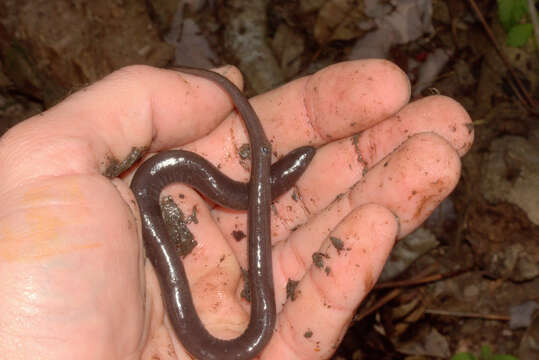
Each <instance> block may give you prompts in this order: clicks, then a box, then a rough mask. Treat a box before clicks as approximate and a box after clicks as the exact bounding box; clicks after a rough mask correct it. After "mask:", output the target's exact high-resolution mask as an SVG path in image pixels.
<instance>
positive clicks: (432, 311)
mask: <svg viewBox="0 0 539 360" xmlns="http://www.w3.org/2000/svg"><path fill="white" fill-rule="evenodd" d="M425 313H426V314H432V315H443V316H455V317H467V318H476V319H486V320H500V321H509V320H511V317H510V316H507V315H499V314H478V313H469V312H463V311H449V310H438V309H425Z"/></svg>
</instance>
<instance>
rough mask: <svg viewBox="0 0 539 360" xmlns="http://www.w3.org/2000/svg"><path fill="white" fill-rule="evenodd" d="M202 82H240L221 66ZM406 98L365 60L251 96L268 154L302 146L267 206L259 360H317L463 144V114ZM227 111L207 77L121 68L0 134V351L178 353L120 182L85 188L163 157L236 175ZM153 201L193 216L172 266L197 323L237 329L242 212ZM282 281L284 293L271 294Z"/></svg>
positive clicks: (466, 132)
mask: <svg viewBox="0 0 539 360" xmlns="http://www.w3.org/2000/svg"><path fill="white" fill-rule="evenodd" d="M220 72H221V73H224V74H225V75H226V76H227V77H229V78H230V79H231V80H232V81H234V82H235V83H241V78H240V75H239V73H238V72H237V70H236V69H234V68H231V67H227V68H222V69H220ZM409 93H410V89H409V84H408V81H407V79H406V77H405V76H404V74H403V73H402V72H401V71H400V70H399V69H398V68H396V67H395V66H394V65H393V64H391V63H388V62H386V61H381V60H368V61H357V62H350V63H341V64H336V65H333V66H331V67H328V68H326V69H324V70H322V71H320V72H318V73H316V74H314V75H312V76H310V77H306V78H302V79H299V80H296V81H293V82H291V83H289V84H287V85H285V86H283V87H281V88H279V89H276V90H274V91H272V92H270V93H267V94H264V95H261V96H258V97H256V98H254V99H252V104H253V106H254V108H255V110H256V111H257V113H258V115H259V117H260V119H261V121H262V123H263V125H264V128H265V131H266V134H267V136H268V138H269V139H270V140H271V142H272V146H273V150H274V152H275V154H276V157H281V156H282V155H284V154H286V153H288V152H289V151H290V150H292V149H294V148H296V147H299V146H302V145H307V144H311V145H315V146H316V147H317V148H318V152H317V154H316V156H315V158H314V160H313V162H312V163H311V165H310V166H309V168H308V169H307V171H306V173H305V174H304V175H303V177H302V178H301V179H300V180H299V181H298V183H297V184H296V187H295V189H294V190H291V191H289V192H288V193H287V194H284V195H283V196H282V197H280V198H279V199H278V200H277V201H276V202H275V203H274V206H273V212H272V241H273V243H274V250H273V259H274V261H273V267H274V281H275V291H276V300H277V311H278V320H277V327H276V332H275V336H274V337H273V339H272V340H271V341H270V343H269V345H268V346H267V347H266V349H265V350H264V352H263V353H262V354H261V356H260V357H261V358H262V359H280V358H286V359H305V358H307V359H326V358H329V357H330V355H331V354H332V353H333V351H334V350H335V348H336V346H337V344H338V343H339V341H340V339H341V337H342V335H343V334H344V331H345V330H346V327H347V324H348V323H349V321H350V320H351V318H352V316H353V313H354V310H355V308H356V307H357V306H358V304H359V302H360V301H361V299H363V298H364V297H365V295H366V294H367V293H368V291H369V290H370V288H371V287H372V286H373V285H374V283H375V281H376V278H377V277H378V274H379V272H380V271H381V269H382V266H383V264H384V261H385V259H386V257H387V255H388V254H389V251H390V249H391V247H392V246H393V243H394V241H395V239H397V238H400V237H402V236H404V235H406V234H408V233H410V232H411V231H412V230H413V229H414V228H416V227H417V226H419V225H420V224H421V222H422V221H423V220H424V219H425V218H426V217H427V216H428V215H429V214H430V213H431V212H432V210H433V209H434V208H435V207H436V206H437V205H438V204H439V203H440V202H441V201H442V200H443V199H444V198H445V197H446V196H447V195H448V194H449V193H450V192H451V191H452V189H453V188H454V186H455V185H456V183H457V181H458V178H459V171H460V162H459V156H462V155H463V154H464V153H465V152H466V151H467V150H468V149H469V147H470V146H471V143H472V139H473V132H472V131H471V128H470V119H469V117H468V115H467V114H466V112H465V111H464V110H463V109H462V107H460V105H458V104H457V103H455V102H454V101H452V100H451V99H448V98H445V97H441V96H433V97H428V98H425V99H422V100H420V101H417V102H415V103H412V104H408V105H406V103H407V102H408V99H409ZM231 108H232V106H231V103H230V101H229V98H228V96H227V95H226V93H224V92H223V90H221V89H220V88H219V87H218V86H216V85H215V84H213V83H212V82H210V81H208V80H205V79H202V78H198V77H194V76H189V75H186V74H179V73H177V72H174V71H168V70H159V69H152V68H148V67H144V66H134V67H128V68H124V69H122V70H120V71H117V72H115V73H113V74H111V75H110V76H108V77H106V78H105V79H103V80H102V81H99V82H97V83H96V84H94V85H92V86H90V87H88V88H86V89H83V90H81V91H79V92H78V93H75V94H73V95H72V96H70V97H69V98H67V99H66V100H65V101H63V102H62V103H60V104H59V105H57V106H55V107H54V108H52V109H50V110H48V111H46V112H44V113H43V114H40V115H37V116H35V117H33V118H31V119H29V120H27V121H25V122H23V123H21V124H19V125H17V126H16V127H14V128H13V129H11V130H10V131H9V132H8V133H6V134H5V135H4V136H3V137H2V138H1V139H0V174H2V179H1V180H0V181H1V185H0V189H1V190H0V201H1V203H2V204H3V206H2V208H1V209H0V288H2V292H0V353H2V354H5V356H7V358H10V359H11V358H36V357H39V358H43V359H48V358H50V359H63V358H69V359H73V358H77V359H87V358H88V359H89V358H92V359H94V358H96V359H108V358H110V359H120V358H142V359H152V358H159V359H188V358H189V356H188V355H187V354H186V353H185V351H184V350H183V349H182V347H181V344H180V343H179V342H178V341H177V340H176V338H175V336H174V333H173V331H172V329H171V326H170V323H169V322H168V319H167V316H166V313H165V311H164V308H163V303H162V299H161V293H160V290H159V285H158V282H157V279H156V277H155V273H154V271H153V268H152V267H151V265H150V264H149V262H147V261H145V257H144V251H143V248H142V242H141V239H140V238H139V235H138V231H139V226H140V225H139V224H140V221H139V214H138V210H137V209H136V206H135V205H134V204H135V202H134V198H133V195H132V193H131V192H130V190H129V185H128V179H129V177H128V176H126V177H125V178H123V179H121V178H117V177H113V178H107V177H105V176H103V175H104V174H107V175H111V176H116V175H118V174H117V173H118V172H119V171H121V170H122V169H123V168H124V166H123V165H126V164H122V163H121V162H122V160H124V159H126V158H127V157H128V155H129V154H131V153H132V150H133V149H134V148H143V147H144V148H148V149H149V151H150V152H158V151H163V150H166V149H169V148H173V147H181V148H184V149H186V150H190V151H194V152H197V153H199V154H201V155H203V156H204V157H205V158H207V159H208V160H210V161H211V162H212V163H214V164H216V165H218V166H219V168H220V170H221V171H223V172H224V173H225V174H227V175H229V176H231V177H234V178H235V179H238V180H242V181H245V180H247V179H248V177H249V172H248V170H247V169H246V167H245V166H244V165H245V164H244V163H243V161H240V159H239V156H238V149H239V148H240V147H241V145H243V144H245V143H247V142H248V139H247V135H246V133H245V131H244V127H243V123H242V121H241V119H239V118H238V117H237V115H236V114H235V113H233V114H231V115H229V113H230V111H231ZM395 113H396V115H395V116H392V115H393V114H395ZM227 115H229V116H227ZM223 119H225V120H224V121H222V122H221V120H223ZM356 133H358V134H359V135H354V134H356ZM164 193H167V194H173V195H174V194H175V196H173V198H174V199H176V200H177V204H178V206H179V207H180V208H181V209H182V210H183V211H184V213H186V214H190V213H191V212H192V209H193V207H194V206H196V207H197V210H198V211H197V218H198V220H199V221H198V223H197V224H195V223H191V224H190V225H189V226H190V230H191V231H192V232H193V234H194V236H195V238H196V240H197V242H198V245H197V247H196V248H195V249H194V250H193V252H192V253H191V254H190V255H188V256H187V257H186V258H184V259H183V261H184V264H185V267H186V271H187V275H188V277H189V281H190V284H191V288H192V291H193V296H194V298H195V303H196V306H197V309H198V312H199V314H200V316H201V318H202V320H203V322H204V323H205V325H206V326H207V327H208V329H209V330H210V331H211V332H212V333H213V334H214V335H215V336H217V337H223V338H232V337H236V336H238V335H239V334H241V332H242V331H243V328H244V327H245V326H246V322H247V320H248V304H247V303H246V302H245V301H244V300H242V299H241V297H240V295H239V293H240V290H241V271H240V266H242V267H246V263H247V261H246V241H245V239H243V240H240V241H238V240H236V239H235V237H234V236H233V234H236V235H237V234H238V233H241V231H243V232H245V220H246V216H245V214H244V213H242V212H238V211H231V210H227V209H222V208H211V207H210V206H209V205H208V204H207V203H205V202H204V200H203V199H202V198H201V197H200V196H198V195H197V194H196V193H195V192H194V191H193V190H191V189H189V188H186V187H185V186H183V185H172V186H170V187H168V188H167V189H166V190H165V191H164ZM178 194H182V195H184V197H183V198H182V199H180V198H179V197H178ZM245 233H246V232H245ZM335 239H338V240H335ZM340 241H342V248H341V249H337V248H340ZM315 253H318V255H315V256H314V259H315V260H316V265H314V264H313V254H315ZM289 280H292V281H299V283H298V285H297V288H296V289H295V291H293V292H290V291H289V292H288V295H289V298H288V299H287V291H286V288H287V284H288V283H289ZM292 295H293V296H292ZM290 297H293V298H294V300H292V299H291V298H290Z"/></svg>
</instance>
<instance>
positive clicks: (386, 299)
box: [354, 289, 403, 321]
mask: <svg viewBox="0 0 539 360" xmlns="http://www.w3.org/2000/svg"><path fill="white" fill-rule="evenodd" d="M402 291H403V289H394V290H391V291H390V292H389V294H387V295H385V296H384V297H383V298H381V299H380V300H378V301H377V302H376V304H374V305H373V306H371V307H370V308H368V309H367V310H365V311H363V312H361V313H359V314H357V315H356V316H354V321H361V320H362V319H363V318H365V317H367V316H368V315H370V314H372V313H373V312H375V311H376V310H378V309H380V308H381V307H382V306H384V305H385V304H387V303H388V302H390V301H391V300H393V299H394V298H396V297H397V296H399V295H400V294H401V293H402Z"/></svg>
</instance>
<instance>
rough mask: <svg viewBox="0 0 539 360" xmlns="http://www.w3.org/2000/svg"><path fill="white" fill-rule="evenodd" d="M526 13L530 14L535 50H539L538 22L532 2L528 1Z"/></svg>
mask: <svg viewBox="0 0 539 360" xmlns="http://www.w3.org/2000/svg"><path fill="white" fill-rule="evenodd" d="M528 11H529V12H530V17H531V18H532V25H533V33H534V34H535V45H536V49H538V50H539V22H538V21H537V10H536V9H535V4H534V1H533V0H528Z"/></svg>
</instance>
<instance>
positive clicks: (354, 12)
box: [314, 0, 367, 44]
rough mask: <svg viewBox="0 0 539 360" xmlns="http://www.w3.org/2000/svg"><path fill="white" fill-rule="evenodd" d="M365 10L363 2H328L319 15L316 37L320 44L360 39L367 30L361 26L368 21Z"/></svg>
mask: <svg viewBox="0 0 539 360" xmlns="http://www.w3.org/2000/svg"><path fill="white" fill-rule="evenodd" d="M363 10H364V5H363V2H362V1H359V0H331V1H328V2H327V3H326V4H325V5H324V6H323V7H322V8H321V9H320V12H319V13H318V18H317V20H316V24H315V27H314V37H315V38H316V40H317V41H318V43H320V44H326V43H328V42H330V41H334V40H351V39H355V38H357V37H360V36H361V35H363V34H364V33H365V30H363V29H361V28H360V26H359V25H360V23H361V22H362V21H365V20H367V16H366V15H365V13H364V11H363Z"/></svg>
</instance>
